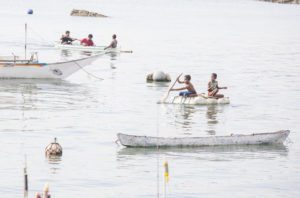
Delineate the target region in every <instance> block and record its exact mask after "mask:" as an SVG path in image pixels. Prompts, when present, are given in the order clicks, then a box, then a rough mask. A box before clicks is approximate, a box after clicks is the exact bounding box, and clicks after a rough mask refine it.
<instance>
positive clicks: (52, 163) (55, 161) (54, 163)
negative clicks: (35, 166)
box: [46, 156, 62, 174]
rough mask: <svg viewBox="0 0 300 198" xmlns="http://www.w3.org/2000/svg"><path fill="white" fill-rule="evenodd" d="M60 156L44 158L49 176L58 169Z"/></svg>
mask: <svg viewBox="0 0 300 198" xmlns="http://www.w3.org/2000/svg"><path fill="white" fill-rule="evenodd" d="M61 161H62V159H61V156H46V162H47V163H48V165H49V167H50V171H51V174H56V173H57V172H58V170H59V169H60V164H61Z"/></svg>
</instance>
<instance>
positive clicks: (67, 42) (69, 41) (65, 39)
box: [60, 30, 78, 45]
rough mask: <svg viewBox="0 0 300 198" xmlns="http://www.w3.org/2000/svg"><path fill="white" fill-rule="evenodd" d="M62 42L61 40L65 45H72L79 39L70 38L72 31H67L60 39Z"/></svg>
mask: <svg viewBox="0 0 300 198" xmlns="http://www.w3.org/2000/svg"><path fill="white" fill-rule="evenodd" d="M60 40H61V44H63V45H72V42H73V41H76V40H78V39H76V38H71V37H70V31H68V30H67V31H66V34H63V35H62V36H61V38H60Z"/></svg>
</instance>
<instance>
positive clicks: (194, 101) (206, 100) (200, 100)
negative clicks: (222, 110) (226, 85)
mask: <svg viewBox="0 0 300 198" xmlns="http://www.w3.org/2000/svg"><path fill="white" fill-rule="evenodd" d="M171 103H172V104H189V105H209V104H229V103H230V100H229V98H228V97H224V98H219V99H218V98H213V97H207V96H205V95H204V94H199V95H197V96H194V97H184V96H175V97H174V98H173V99H172V100H171Z"/></svg>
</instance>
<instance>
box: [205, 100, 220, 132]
mask: <svg viewBox="0 0 300 198" xmlns="http://www.w3.org/2000/svg"><path fill="white" fill-rule="evenodd" d="M218 112H220V109H219V107H218V105H208V106H207V109H206V118H207V128H208V129H207V130H206V132H207V133H208V134H209V135H216V131H215V130H214V129H215V125H216V124H218V119H217V114H218Z"/></svg>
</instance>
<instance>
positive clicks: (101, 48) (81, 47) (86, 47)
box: [55, 43, 120, 53]
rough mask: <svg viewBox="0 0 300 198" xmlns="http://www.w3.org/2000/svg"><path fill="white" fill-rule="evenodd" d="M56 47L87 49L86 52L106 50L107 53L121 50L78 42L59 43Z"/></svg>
mask: <svg viewBox="0 0 300 198" xmlns="http://www.w3.org/2000/svg"><path fill="white" fill-rule="evenodd" d="M55 47H56V48H59V49H65V50H78V51H85V52H104V51H105V52H106V53H112V52H115V53H117V52H120V49H119V48H109V49H107V50H104V48H105V47H106V46H83V45H78V44H73V45H62V44H60V43H57V44H56V45H55Z"/></svg>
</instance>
